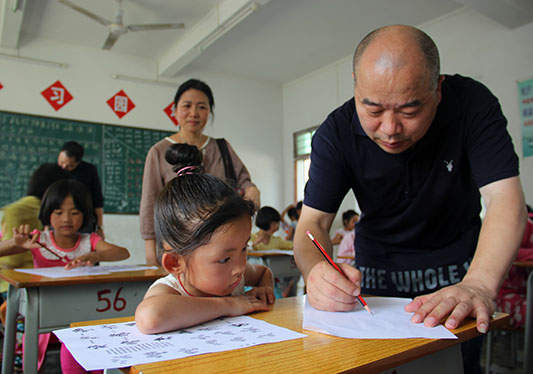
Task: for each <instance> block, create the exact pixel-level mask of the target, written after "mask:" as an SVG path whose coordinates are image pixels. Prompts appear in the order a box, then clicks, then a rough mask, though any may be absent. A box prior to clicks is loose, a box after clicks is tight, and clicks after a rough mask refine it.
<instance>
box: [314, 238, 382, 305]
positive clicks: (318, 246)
mask: <svg viewBox="0 0 533 374" xmlns="http://www.w3.org/2000/svg"><path fill="white" fill-rule="evenodd" d="M307 236H309V239H311V241H312V242H313V243H314V244H315V246H316V247H317V248H318V250H319V251H320V253H322V255H323V256H324V257H325V258H326V260H327V261H328V262H329V264H330V265H331V266H333V267H334V268H335V270H337V271H338V272H339V273H341V274H342V275H344V276H345V277H346V278H348V277H347V276H346V274H345V273H344V271H342V269H341V268H340V267H339V266H338V265H337V264H336V263H335V262H333V259H332V258H331V257H330V256H329V255H328V253H327V252H326V250H325V249H324V248H322V246H321V245H320V243H319V242H318V240H316V239H315V237H314V236H313V235H312V234H311V232H309V231H307ZM357 299H358V300H359V302H360V303H361V305H362V306H363V308H365V309H366V311H367V312H368V313H370V314H372V315H374V313H372V311H371V310H370V307H369V306H368V304H367V303H366V301H365V300H363V298H362V297H361V296H360V295H358V296H357Z"/></svg>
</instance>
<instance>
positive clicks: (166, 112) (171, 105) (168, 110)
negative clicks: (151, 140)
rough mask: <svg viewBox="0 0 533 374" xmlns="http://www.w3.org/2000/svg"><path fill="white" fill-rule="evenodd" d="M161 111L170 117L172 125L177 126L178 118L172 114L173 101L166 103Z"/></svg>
mask: <svg viewBox="0 0 533 374" xmlns="http://www.w3.org/2000/svg"><path fill="white" fill-rule="evenodd" d="M163 112H165V114H166V115H167V116H168V118H170V120H171V121H172V123H173V124H174V126H178V120H177V119H176V117H175V116H174V102H171V103H170V104H168V105H167V107H166V108H165V109H163Z"/></svg>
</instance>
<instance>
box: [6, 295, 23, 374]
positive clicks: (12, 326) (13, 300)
mask: <svg viewBox="0 0 533 374" xmlns="http://www.w3.org/2000/svg"><path fill="white" fill-rule="evenodd" d="M18 311H19V290H18V289H16V288H15V287H13V286H12V285H9V288H8V289H7V310H6V325H5V328H4V351H3V352H4V354H3V359H2V374H12V373H13V364H14V359H15V336H16V333H17V314H18Z"/></svg>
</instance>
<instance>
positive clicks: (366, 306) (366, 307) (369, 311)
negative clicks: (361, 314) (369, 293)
mask: <svg viewBox="0 0 533 374" xmlns="http://www.w3.org/2000/svg"><path fill="white" fill-rule="evenodd" d="M365 309H366V311H367V312H368V313H370V314H372V315H374V313H372V311H371V310H370V308H369V307H368V305H365Z"/></svg>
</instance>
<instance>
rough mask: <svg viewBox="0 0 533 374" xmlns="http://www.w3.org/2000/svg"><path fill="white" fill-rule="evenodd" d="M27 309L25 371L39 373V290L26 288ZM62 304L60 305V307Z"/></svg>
mask: <svg viewBox="0 0 533 374" xmlns="http://www.w3.org/2000/svg"><path fill="white" fill-rule="evenodd" d="M26 297H27V302H26V311H25V319H24V354H23V356H24V358H23V359H24V373H37V357H38V347H37V345H38V344H37V343H38V341H37V337H38V336H39V334H38V330H39V325H38V323H39V290H38V288H36V287H30V288H27V289H26ZM60 307H61V306H60V305H58V308H60Z"/></svg>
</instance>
